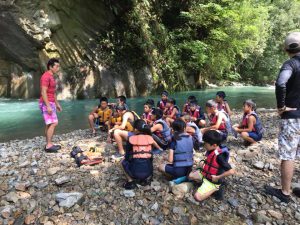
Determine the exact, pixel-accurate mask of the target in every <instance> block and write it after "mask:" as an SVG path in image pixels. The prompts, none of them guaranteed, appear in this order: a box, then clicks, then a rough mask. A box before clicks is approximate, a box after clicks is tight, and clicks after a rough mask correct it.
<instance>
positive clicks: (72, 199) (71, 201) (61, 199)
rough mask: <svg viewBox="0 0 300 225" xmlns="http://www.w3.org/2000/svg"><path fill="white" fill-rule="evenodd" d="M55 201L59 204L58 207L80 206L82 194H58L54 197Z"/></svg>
mask: <svg viewBox="0 0 300 225" xmlns="http://www.w3.org/2000/svg"><path fill="white" fill-rule="evenodd" d="M55 200H56V202H58V203H59V206H60V207H66V208H71V207H72V206H74V205H75V204H81V202H82V200H83V194H82V193H79V192H71V193H58V194H56V196H55Z"/></svg>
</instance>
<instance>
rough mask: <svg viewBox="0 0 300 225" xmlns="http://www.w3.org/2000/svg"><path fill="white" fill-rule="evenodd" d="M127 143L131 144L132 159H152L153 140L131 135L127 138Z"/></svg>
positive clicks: (147, 136) (141, 135)
mask: <svg viewBox="0 0 300 225" xmlns="http://www.w3.org/2000/svg"><path fill="white" fill-rule="evenodd" d="M128 141H129V143H130V144H132V150H133V153H132V157H133V158H137V159H149V158H151V157H152V153H151V151H152V144H153V143H154V140H153V138H152V137H151V136H150V135H144V134H139V135H133V136H131V137H129V140H128Z"/></svg>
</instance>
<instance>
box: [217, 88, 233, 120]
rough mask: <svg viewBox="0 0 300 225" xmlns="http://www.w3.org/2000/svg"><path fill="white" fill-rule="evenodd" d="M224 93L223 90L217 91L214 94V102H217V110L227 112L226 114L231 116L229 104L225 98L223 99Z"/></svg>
mask: <svg viewBox="0 0 300 225" xmlns="http://www.w3.org/2000/svg"><path fill="white" fill-rule="evenodd" d="M225 98H226V94H225V92H224V91H218V92H217V94H216V102H217V103H218V110H219V111H224V112H226V113H227V114H228V116H231V114H232V112H231V110H230V107H229V104H228V102H227V100H225Z"/></svg>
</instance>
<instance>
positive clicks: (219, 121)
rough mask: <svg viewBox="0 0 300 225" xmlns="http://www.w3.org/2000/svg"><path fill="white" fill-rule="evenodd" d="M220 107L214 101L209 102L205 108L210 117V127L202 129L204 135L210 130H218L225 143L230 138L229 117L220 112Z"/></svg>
mask: <svg viewBox="0 0 300 225" xmlns="http://www.w3.org/2000/svg"><path fill="white" fill-rule="evenodd" d="M217 107H218V105H217V103H216V102H215V101H214V100H208V101H207V102H206V105H205V108H206V112H207V115H208V120H209V127H205V128H202V129H201V132H202V134H204V133H206V132H207V131H209V130H218V131H219V132H220V133H221V134H222V140H223V141H225V140H226V139H227V136H228V131H227V126H226V121H227V116H226V114H225V113H224V112H223V111H219V110H218V108H217Z"/></svg>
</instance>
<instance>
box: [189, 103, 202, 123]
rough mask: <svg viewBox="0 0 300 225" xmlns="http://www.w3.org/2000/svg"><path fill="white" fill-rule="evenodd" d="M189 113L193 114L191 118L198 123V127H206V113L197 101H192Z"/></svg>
mask: <svg viewBox="0 0 300 225" xmlns="http://www.w3.org/2000/svg"><path fill="white" fill-rule="evenodd" d="M188 115H190V116H191V120H192V121H193V122H194V123H196V124H197V126H198V127H205V124H206V122H205V115H204V112H203V111H202V109H201V107H200V106H199V105H197V102H196V101H194V102H191V103H190V110H189V113H188Z"/></svg>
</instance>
